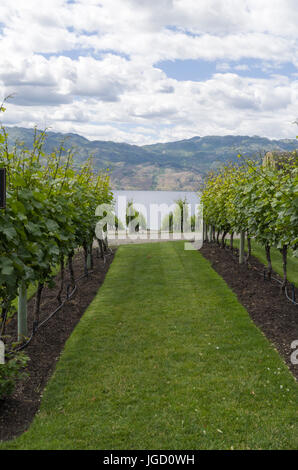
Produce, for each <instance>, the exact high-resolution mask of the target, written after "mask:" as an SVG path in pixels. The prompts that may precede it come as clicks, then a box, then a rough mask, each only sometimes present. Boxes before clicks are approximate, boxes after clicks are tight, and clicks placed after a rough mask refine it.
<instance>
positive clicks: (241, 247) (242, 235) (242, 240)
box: [239, 230, 245, 264]
mask: <svg viewBox="0 0 298 470" xmlns="http://www.w3.org/2000/svg"><path fill="white" fill-rule="evenodd" d="M244 245H245V232H244V230H242V231H241V233H240V245H239V264H243V263H244Z"/></svg>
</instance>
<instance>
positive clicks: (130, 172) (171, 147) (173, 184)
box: [6, 127, 298, 191]
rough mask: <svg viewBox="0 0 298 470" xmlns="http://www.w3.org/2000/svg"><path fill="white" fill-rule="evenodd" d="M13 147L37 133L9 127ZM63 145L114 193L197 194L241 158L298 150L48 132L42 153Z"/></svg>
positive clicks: (260, 143) (292, 144) (283, 142)
mask: <svg viewBox="0 0 298 470" xmlns="http://www.w3.org/2000/svg"><path fill="white" fill-rule="evenodd" d="M6 131H7V133H8V142H9V146H10V147H12V146H13V145H14V144H15V142H16V141H19V142H23V143H24V145H25V147H27V148H29V149H31V148H32V145H33V139H34V129H27V128H23V127H6ZM61 141H64V147H65V148H70V147H71V148H73V149H74V150H75V161H76V163H77V164H78V165H79V164H80V163H82V162H84V160H86V159H87V158H88V156H90V155H92V156H93V162H94V167H95V168H96V169H106V168H109V169H110V171H111V183H112V187H113V188H114V189H139V190H187V191H197V190H198V187H199V185H200V182H201V181H202V178H203V177H204V175H205V174H206V173H207V172H208V171H209V170H210V169H214V168H216V167H218V166H220V165H221V164H223V163H225V162H228V161H236V160H237V156H238V154H241V155H243V156H246V157H258V156H263V155H264V153H265V152H267V151H293V150H295V149H298V141H297V140H296V139H280V140H270V139H267V138H265V137H259V136H252V137H249V136H238V135H237V136H233V135H226V136H205V137H198V136H196V137H192V138H191V139H184V140H179V141H176V142H168V143H158V144H152V145H142V146H137V145H130V144H126V143H119V142H111V141H101V140H88V139H86V138H85V137H82V136H81V135H78V134H73V133H69V134H62V133H58V132H51V131H48V132H47V134H46V139H45V146H44V150H45V151H46V152H52V151H53V150H54V149H55V148H57V147H59V146H60V143H61Z"/></svg>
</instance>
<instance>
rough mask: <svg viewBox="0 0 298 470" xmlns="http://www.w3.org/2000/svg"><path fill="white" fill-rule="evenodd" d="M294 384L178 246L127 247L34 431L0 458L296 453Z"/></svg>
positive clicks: (198, 262)
mask: <svg viewBox="0 0 298 470" xmlns="http://www.w3.org/2000/svg"><path fill="white" fill-rule="evenodd" d="M297 402H298V387H297V383H296V382H295V380H294V379H293V376H292V375H291V374H290V372H289V371H288V369H287V367H286V366H285V365H284V363H283V361H282V359H281V358H280V356H279V355H278V353H277V352H276V350H275V349H274V348H273V347H272V346H271V345H270V344H269V342H268V341H267V339H266V338H265V336H264V335H263V334H262V333H261V332H260V330H258V329H257V328H256V326H255V325H254V324H253V323H252V321H251V320H250V317H249V316H248V314H247V312H246V310H245V309H244V308H243V307H242V306H241V305H240V304H239V303H238V301H237V299H236V296H235V295H234V294H233V293H232V291H231V290H230V289H229V288H228V287H227V285H226V283H225V282H224V281H223V280H222V279H221V278H220V276H219V275H218V274H217V273H216V272H215V271H214V270H213V269H212V268H211V267H210V264H209V262H208V261H207V260H206V259H205V258H203V257H202V256H201V255H200V253H199V252H196V251H184V250H183V243H182V242H168V243H152V244H144V245H127V246H121V247H120V248H119V249H118V251H117V253H116V256H115V259H114V261H113V263H112V265H111V268H110V270H109V272H108V274H107V277H106V279H105V282H104V284H103V286H102V287H101V289H100V290H99V292H98V294H97V296H96V298H95V299H94V301H93V302H92V303H91V304H90V306H89V308H88V309H87V311H86V312H85V314H84V316H83V318H82V319H81V321H80V322H79V324H78V325H77V327H76V328H75V330H74V332H73V334H72V335H71V337H70V338H69V340H68V341H67V343H66V347H65V349H64V352H63V354H62V356H61V359H60V360H59V362H58V365H57V368H56V371H55V373H54V375H53V377H52V379H51V380H50V382H49V384H48V386H47V388H46V390H45V393H44V396H43V400H42V406H41V410H40V412H39V414H38V415H37V417H36V418H35V420H34V422H33V424H32V425H31V427H30V428H29V430H28V431H27V432H26V433H24V434H23V435H22V436H21V437H19V438H18V439H16V440H15V441H11V442H9V443H3V444H1V445H0V449H230V448H234V449H286V448H287V449H294V448H297V446H298V432H297V431H298V422H297Z"/></svg>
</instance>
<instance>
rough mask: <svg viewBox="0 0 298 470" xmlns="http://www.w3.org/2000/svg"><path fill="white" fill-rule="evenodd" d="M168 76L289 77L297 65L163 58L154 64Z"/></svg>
mask: <svg viewBox="0 0 298 470" xmlns="http://www.w3.org/2000/svg"><path fill="white" fill-rule="evenodd" d="M155 67H156V68H159V69H161V70H163V72H165V74H166V75H167V77H168V78H174V79H175V80H178V81H185V80H191V81H198V82H201V81H206V80H208V79H210V78H211V77H212V76H213V75H214V74H215V73H235V74H237V75H239V76H241V77H249V78H270V76H272V75H276V74H278V75H285V76H287V77H291V75H293V74H297V73H298V69H297V67H295V66H294V65H293V64H292V63H290V62H284V63H275V62H265V61H263V60H260V59H242V60H238V61H229V60H225V61H207V60H202V59H196V60H195V59H186V60H180V59H177V60H165V61H162V62H158V63H156V64H155Z"/></svg>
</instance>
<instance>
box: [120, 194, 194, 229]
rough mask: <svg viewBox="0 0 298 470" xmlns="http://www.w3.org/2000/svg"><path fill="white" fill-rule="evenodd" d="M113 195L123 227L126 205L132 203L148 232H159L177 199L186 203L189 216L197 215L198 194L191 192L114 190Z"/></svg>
mask: <svg viewBox="0 0 298 470" xmlns="http://www.w3.org/2000/svg"><path fill="white" fill-rule="evenodd" d="M113 195H114V200H115V212H116V215H117V217H119V219H120V220H121V222H122V223H123V224H124V225H125V213H126V206H127V203H128V202H129V201H133V206H134V207H135V209H136V210H138V211H139V212H141V213H142V214H143V215H144V217H145V219H146V221H147V228H150V230H159V229H160V228H161V221H162V219H163V218H164V216H165V215H168V214H169V212H170V211H173V209H174V208H175V207H176V201H177V200H178V199H182V200H185V201H186V204H187V208H188V213H189V215H193V214H195V213H197V210H198V205H199V203H200V198H199V195H198V193H195V192H193V191H133V190H121V191H120V190H119V191H117V190H115V191H113Z"/></svg>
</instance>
